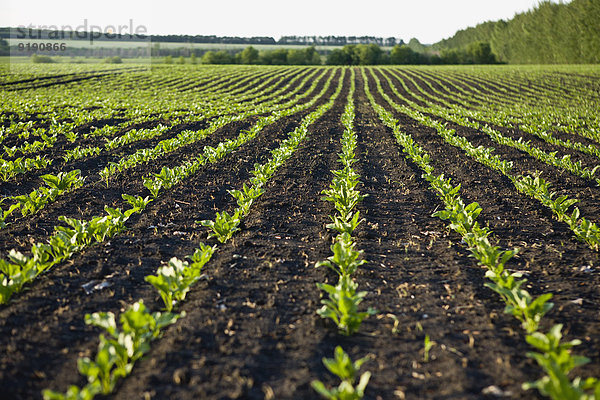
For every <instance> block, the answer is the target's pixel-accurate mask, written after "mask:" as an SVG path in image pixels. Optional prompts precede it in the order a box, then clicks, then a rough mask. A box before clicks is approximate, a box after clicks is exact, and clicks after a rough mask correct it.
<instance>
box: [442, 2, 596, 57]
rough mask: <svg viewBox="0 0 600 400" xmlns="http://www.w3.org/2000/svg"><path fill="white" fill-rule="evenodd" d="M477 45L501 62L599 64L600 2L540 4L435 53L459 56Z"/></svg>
mask: <svg viewBox="0 0 600 400" xmlns="http://www.w3.org/2000/svg"><path fill="white" fill-rule="evenodd" d="M474 42H486V43H489V45H490V48H491V51H492V53H493V54H495V56H496V57H497V59H498V60H499V61H501V62H505V63H511V64H563V63H564V64H572V63H592V64H593V63H599V62H600V0H573V1H571V2H570V3H566V4H565V3H558V4H557V3H553V2H550V1H548V0H545V1H542V2H541V3H539V4H538V5H537V6H536V7H535V8H533V9H532V10H530V11H527V12H524V13H520V14H517V15H515V16H514V18H512V19H510V20H508V21H505V20H499V21H490V22H484V23H482V24H479V25H477V26H475V27H471V28H467V29H464V30H461V31H458V32H457V33H456V34H455V35H454V36H452V37H451V38H448V39H445V40H442V41H440V42H438V43H436V44H434V45H433V46H432V48H433V49H435V50H437V51H440V52H441V53H443V52H444V51H446V52H449V51H457V50H460V49H464V48H465V47H467V46H469V45H470V44H472V43H474Z"/></svg>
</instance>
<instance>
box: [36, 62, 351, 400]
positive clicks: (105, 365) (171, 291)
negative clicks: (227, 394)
mask: <svg viewBox="0 0 600 400" xmlns="http://www.w3.org/2000/svg"><path fill="white" fill-rule="evenodd" d="M343 75H344V74H343V73H342V77H341V78H340V80H339V84H338V87H337V89H336V91H335V92H334V93H333V94H332V96H331V97H330V99H329V101H328V102H327V103H325V104H323V105H321V106H319V107H318V108H317V109H316V110H315V111H313V112H311V113H310V114H308V115H307V116H306V117H304V118H303V120H302V122H301V123H300V126H298V127H297V128H296V129H294V130H293V131H291V132H290V133H289V136H288V138H287V139H285V140H284V141H283V142H282V143H281V145H280V146H279V147H278V148H276V149H274V150H273V151H271V158H270V159H269V160H268V161H267V162H266V163H264V164H261V165H258V164H257V165H255V166H254V170H253V171H252V175H253V176H252V178H251V179H250V181H249V185H246V184H244V185H243V187H242V188H241V189H240V190H238V191H236V192H232V193H231V194H232V195H233V196H234V197H235V198H236V200H237V203H238V207H237V208H236V209H235V211H234V212H233V213H231V215H230V214H229V213H227V212H226V211H223V212H221V213H218V212H217V215H216V217H215V219H214V220H212V221H211V220H207V221H202V225H205V226H208V227H210V229H211V230H212V231H213V233H212V236H213V237H216V238H217V239H218V240H219V241H220V242H221V243H226V242H227V241H228V240H229V239H230V238H231V237H232V235H233V234H234V233H235V232H237V231H239V223H240V220H241V219H243V218H244V217H245V216H246V215H247V214H248V212H249V211H250V206H251V205H252V203H253V202H254V201H255V200H256V198H258V197H259V196H260V195H261V194H262V193H264V185H265V184H266V183H267V182H268V181H269V180H270V179H271V178H272V177H273V175H274V174H275V172H276V171H277V169H278V168H279V167H280V166H281V165H283V163H285V161H287V160H288V159H289V158H290V157H291V155H292V154H293V153H294V152H295V151H296V150H297V148H298V146H299V145H300V143H301V142H302V141H304V140H305V139H306V137H307V136H308V135H309V131H308V127H309V126H310V125H311V124H313V123H314V122H315V121H316V120H317V119H319V118H320V117H321V116H322V115H323V114H324V113H325V112H326V111H328V110H329V109H330V108H331V107H332V106H333V103H334V102H335V100H336V98H337V97H338V95H339V93H340V92H341V90H342V84H343ZM217 250H218V248H217V246H216V245H215V246H213V247H209V246H206V245H201V248H200V249H198V250H197V251H196V252H195V253H194V255H192V256H191V257H190V259H191V261H192V262H191V264H190V263H188V262H184V261H181V260H179V259H177V258H174V259H171V260H170V261H169V263H168V265H167V266H166V267H161V268H159V270H158V271H157V275H150V276H148V277H146V280H147V281H148V282H149V283H150V284H152V285H153V286H154V287H155V288H156V289H157V290H158V292H159V294H160V296H161V298H162V299H163V302H164V303H165V308H166V309H168V310H172V308H173V306H174V304H176V303H177V302H178V301H179V302H180V301H182V300H184V298H185V294H186V293H187V291H188V290H189V288H190V287H191V285H193V284H194V283H195V282H196V281H197V280H198V278H199V276H200V272H201V269H202V266H203V265H204V264H205V263H206V262H208V260H209V259H210V257H211V256H212V254H213V253H214V252H215V251H217ZM183 316H185V313H183V312H182V313H181V314H174V313H171V312H168V311H167V312H154V313H151V312H150V311H148V310H147V308H146V307H145V306H144V305H143V302H142V301H141V300H140V301H138V302H136V303H134V304H133V305H131V306H129V307H128V309H127V311H125V312H124V313H122V314H121V316H120V317H119V319H120V322H121V327H120V329H119V326H118V324H116V319H115V316H114V314H113V313H94V314H91V315H90V314H88V315H86V323H88V324H93V325H95V326H98V327H100V328H102V329H104V330H105V331H106V333H107V334H108V337H109V338H111V339H108V340H107V339H106V336H105V335H104V334H101V335H100V344H99V347H98V352H97V353H96V357H95V359H94V360H91V359H89V358H82V359H80V360H79V362H78V369H79V372H80V373H81V374H82V375H85V376H87V378H88V384H87V385H86V386H84V387H83V388H79V387H77V386H72V387H70V388H69V389H68V391H67V392H66V393H65V394H62V393H59V392H53V391H51V390H46V391H44V398H45V399H52V400H58V399H69V400H70V399H81V400H84V399H92V398H93V397H95V396H96V395H98V394H100V393H103V394H109V393H111V392H112V391H113V389H114V387H115V384H116V383H117V381H118V380H119V379H121V378H124V377H125V376H127V375H129V374H130V373H131V371H132V369H133V365H134V363H135V361H136V360H138V359H139V358H140V357H141V356H143V354H145V353H146V352H147V351H148V350H149V349H150V342H151V341H152V340H153V339H155V338H157V337H158V336H159V334H160V333H161V330H162V329H164V328H165V327H166V326H168V325H170V324H172V323H174V322H175V321H176V320H177V319H179V318H181V317H183Z"/></svg>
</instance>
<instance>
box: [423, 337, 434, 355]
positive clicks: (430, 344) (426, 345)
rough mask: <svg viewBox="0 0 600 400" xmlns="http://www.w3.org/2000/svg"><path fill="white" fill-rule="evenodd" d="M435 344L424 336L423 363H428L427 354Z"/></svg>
mask: <svg viewBox="0 0 600 400" xmlns="http://www.w3.org/2000/svg"><path fill="white" fill-rule="evenodd" d="M435 345H436V343H435V342H434V341H433V340H431V339H430V338H429V335H425V339H424V340H423V362H429V352H430V351H431V348H432V347H433V346H435Z"/></svg>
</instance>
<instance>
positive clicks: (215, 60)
mask: <svg viewBox="0 0 600 400" xmlns="http://www.w3.org/2000/svg"><path fill="white" fill-rule="evenodd" d="M200 62H201V63H202V64H233V63H234V58H233V56H232V55H231V54H230V53H228V52H226V51H225V50H219V51H207V52H206V53H204V55H203V56H202V58H201V60H200Z"/></svg>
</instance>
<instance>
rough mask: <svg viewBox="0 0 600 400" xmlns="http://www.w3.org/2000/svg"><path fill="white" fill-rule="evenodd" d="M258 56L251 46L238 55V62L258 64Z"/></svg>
mask: <svg viewBox="0 0 600 400" xmlns="http://www.w3.org/2000/svg"><path fill="white" fill-rule="evenodd" d="M258 61H259V54H258V50H256V49H255V48H254V47H252V46H248V47H246V48H245V49H244V50H243V51H242V53H241V54H240V62H241V63H242V64H258Z"/></svg>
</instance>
